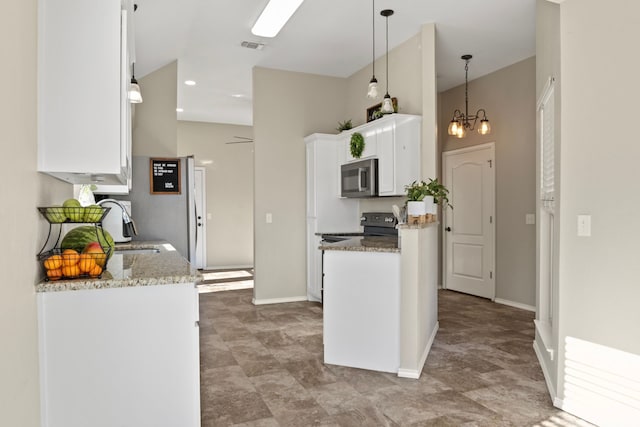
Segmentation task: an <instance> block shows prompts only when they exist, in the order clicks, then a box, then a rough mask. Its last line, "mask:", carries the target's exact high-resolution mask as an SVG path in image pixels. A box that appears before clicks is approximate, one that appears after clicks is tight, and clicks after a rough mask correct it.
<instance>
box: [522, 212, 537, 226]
mask: <svg viewBox="0 0 640 427" xmlns="http://www.w3.org/2000/svg"><path fill="white" fill-rule="evenodd" d="M524 223H525V224H527V225H533V224H535V223H536V214H526V215H525V216H524Z"/></svg>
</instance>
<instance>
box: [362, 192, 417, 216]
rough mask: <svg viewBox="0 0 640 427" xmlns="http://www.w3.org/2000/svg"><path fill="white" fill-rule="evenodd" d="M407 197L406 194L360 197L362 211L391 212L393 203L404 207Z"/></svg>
mask: <svg viewBox="0 0 640 427" xmlns="http://www.w3.org/2000/svg"><path fill="white" fill-rule="evenodd" d="M406 201H407V198H406V197H404V196H398V197H378V198H372V199H360V213H361V214H362V212H391V207H392V206H393V205H398V207H400V208H402V206H404V204H405V202H406Z"/></svg>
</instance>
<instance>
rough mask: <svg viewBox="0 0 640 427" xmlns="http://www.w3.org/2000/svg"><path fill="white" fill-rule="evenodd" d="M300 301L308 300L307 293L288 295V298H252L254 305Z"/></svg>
mask: <svg viewBox="0 0 640 427" xmlns="http://www.w3.org/2000/svg"><path fill="white" fill-rule="evenodd" d="M300 301H307V297H306V295H305V296H301V297H288V298H267V299H256V298H253V299H252V300H251V303H252V304H253V305H267V304H284V303H287V302H300Z"/></svg>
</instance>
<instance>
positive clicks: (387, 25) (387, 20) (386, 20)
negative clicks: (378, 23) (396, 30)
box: [385, 15, 389, 95]
mask: <svg viewBox="0 0 640 427" xmlns="http://www.w3.org/2000/svg"><path fill="white" fill-rule="evenodd" d="M385 22H386V27H387V95H389V15H387V16H385Z"/></svg>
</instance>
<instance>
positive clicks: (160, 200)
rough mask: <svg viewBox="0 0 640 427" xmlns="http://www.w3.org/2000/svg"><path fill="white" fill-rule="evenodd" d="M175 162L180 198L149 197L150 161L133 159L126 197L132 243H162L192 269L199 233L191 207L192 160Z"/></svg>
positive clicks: (194, 262) (195, 213)
mask: <svg viewBox="0 0 640 427" xmlns="http://www.w3.org/2000/svg"><path fill="white" fill-rule="evenodd" d="M158 157H160V156H158ZM153 158H154V159H155V158H156V157H153ZM179 160H180V194H173V193H162V192H157V193H153V192H152V188H151V183H152V180H153V174H152V167H151V157H147V156H133V163H132V166H133V182H132V189H131V191H130V192H129V197H128V198H129V199H130V200H131V216H132V218H133V219H134V221H135V224H136V229H137V231H138V235H137V236H134V238H133V240H134V241H140V240H166V241H168V242H169V243H171V244H172V245H173V246H174V247H175V248H176V249H177V251H178V252H180V254H181V255H182V256H184V257H185V258H186V259H187V260H188V261H189V262H190V263H191V264H192V265H196V241H197V239H198V237H199V236H198V235H197V233H198V231H199V229H198V227H197V220H196V216H197V212H196V204H195V160H194V158H193V156H188V157H180V158H179ZM123 198H126V197H123Z"/></svg>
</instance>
